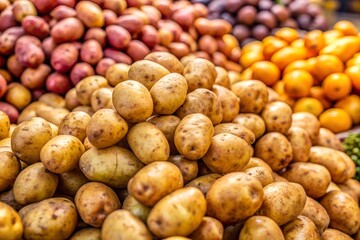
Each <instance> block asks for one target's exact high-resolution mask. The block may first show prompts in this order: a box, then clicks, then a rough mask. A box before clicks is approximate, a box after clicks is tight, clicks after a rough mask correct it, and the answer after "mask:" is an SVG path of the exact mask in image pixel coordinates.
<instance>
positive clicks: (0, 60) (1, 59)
mask: <svg viewBox="0 0 360 240" xmlns="http://www.w3.org/2000/svg"><path fill="white" fill-rule="evenodd" d="M5 65H6V60H5V58H4V57H3V56H1V55H0V68H2V67H4V66H5Z"/></svg>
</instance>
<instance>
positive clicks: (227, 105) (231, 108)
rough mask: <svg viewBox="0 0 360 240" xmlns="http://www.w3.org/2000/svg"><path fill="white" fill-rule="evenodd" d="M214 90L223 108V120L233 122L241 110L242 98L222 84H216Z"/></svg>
mask: <svg viewBox="0 0 360 240" xmlns="http://www.w3.org/2000/svg"><path fill="white" fill-rule="evenodd" d="M212 91H213V92H214V93H215V94H216V95H217V96H218V97H219V99H220V102H221V107H222V109H223V119H222V122H232V121H233V120H234V119H235V117H236V116H237V115H238V114H239V111H240V99H239V98H238V97H237V96H236V95H235V93H233V92H232V91H230V90H229V89H227V88H226V87H223V86H220V85H216V84H215V85H214V86H213V88H212Z"/></svg>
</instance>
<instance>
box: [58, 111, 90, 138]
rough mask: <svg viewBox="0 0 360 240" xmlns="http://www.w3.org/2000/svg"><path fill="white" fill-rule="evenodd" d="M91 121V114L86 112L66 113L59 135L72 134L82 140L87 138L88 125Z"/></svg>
mask: <svg viewBox="0 0 360 240" xmlns="http://www.w3.org/2000/svg"><path fill="white" fill-rule="evenodd" d="M89 121H90V116H89V114H87V113H85V112H71V113H69V114H68V115H66V116H65V117H64V118H63V120H61V123H60V125H59V130H58V134H59V135H72V136H74V137H77V138H78V139H79V140H80V141H81V142H84V140H85V138H86V126H87V125H88V123H89Z"/></svg>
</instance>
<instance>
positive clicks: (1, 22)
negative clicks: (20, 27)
mask: <svg viewBox="0 0 360 240" xmlns="http://www.w3.org/2000/svg"><path fill="white" fill-rule="evenodd" d="M17 24H18V23H17V22H16V20H15V17H14V14H13V12H12V7H7V8H6V9H5V10H4V11H2V12H1V14H0V32H3V31H5V30H6V29H9V28H11V27H15V26H17Z"/></svg>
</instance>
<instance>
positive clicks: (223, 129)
mask: <svg viewBox="0 0 360 240" xmlns="http://www.w3.org/2000/svg"><path fill="white" fill-rule="evenodd" d="M219 133H231V134H233V135H235V136H238V137H240V138H242V139H244V140H245V141H246V142H247V143H248V144H253V143H254V142H255V135H254V133H253V132H252V131H251V130H249V129H247V128H246V127H243V126H241V125H240V124H237V123H221V124H218V125H216V126H215V127H214V135H217V134H219Z"/></svg>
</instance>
